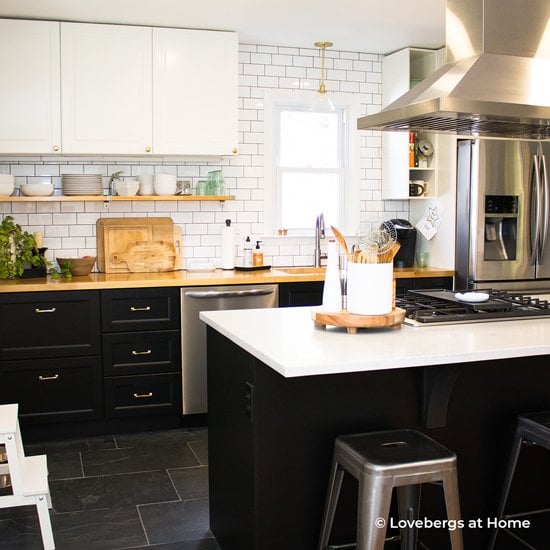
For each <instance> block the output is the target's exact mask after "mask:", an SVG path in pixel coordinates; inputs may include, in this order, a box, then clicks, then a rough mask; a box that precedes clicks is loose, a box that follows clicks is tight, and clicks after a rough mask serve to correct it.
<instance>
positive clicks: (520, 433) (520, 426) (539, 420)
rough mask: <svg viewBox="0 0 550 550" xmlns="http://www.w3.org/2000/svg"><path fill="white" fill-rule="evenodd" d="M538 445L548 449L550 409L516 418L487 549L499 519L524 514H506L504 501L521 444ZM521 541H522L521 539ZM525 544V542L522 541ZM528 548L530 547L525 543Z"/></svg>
mask: <svg viewBox="0 0 550 550" xmlns="http://www.w3.org/2000/svg"><path fill="white" fill-rule="evenodd" d="M524 444H525V445H540V446H541V447H543V448H544V449H548V450H549V451H550V411H543V412H536V413H529V414H520V415H519V416H518V419H517V425H516V433H515V434H514V441H513V443H512V452H511V454H510V458H509V460H508V468H507V470H506V476H505V478H504V484H503V486H502V494H501V496H500V503H499V505H498V511H497V527H496V528H495V529H494V530H493V532H492V533H491V540H490V541H489V546H488V547H487V550H492V549H493V547H494V545H495V542H496V538H497V535H498V531H499V528H498V524H499V522H500V520H501V519H510V518H512V517H518V516H523V515H525V514H513V515H506V514H505V513H504V509H505V508H506V502H507V500H508V495H509V493H510V488H511V486H512V481H513V479H514V472H515V470H516V466H517V463H518V459H519V454H520V451H521V446H522V445H524ZM541 511H542V510H532V511H531V512H529V513H533V514H535V513H537V512H541ZM514 537H515V538H516V539H519V540H521V539H520V538H519V537H518V536H517V535H514ZM522 542H523V541H522ZM524 544H526V543H524ZM526 546H527V547H528V548H532V547H531V546H529V545H527V544H526Z"/></svg>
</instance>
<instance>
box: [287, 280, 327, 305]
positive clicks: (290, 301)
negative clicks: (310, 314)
mask: <svg viewBox="0 0 550 550" xmlns="http://www.w3.org/2000/svg"><path fill="white" fill-rule="evenodd" d="M324 284H325V283H324V282H323V281H308V282H304V283H280V284H279V307H297V306H319V305H321V304H322V303H323V286H324Z"/></svg>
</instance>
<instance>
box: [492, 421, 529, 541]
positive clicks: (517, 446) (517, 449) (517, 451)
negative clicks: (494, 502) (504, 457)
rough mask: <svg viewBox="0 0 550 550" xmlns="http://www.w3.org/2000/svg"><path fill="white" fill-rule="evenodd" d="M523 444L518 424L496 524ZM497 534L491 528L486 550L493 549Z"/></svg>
mask: <svg viewBox="0 0 550 550" xmlns="http://www.w3.org/2000/svg"><path fill="white" fill-rule="evenodd" d="M522 444H523V430H522V429H521V428H520V427H519V426H518V427H517V428H516V433H515V434H514V441H513V443H512V452H511V454H510V458H509V459H508V467H507V469H506V476H505V477H504V483H503V485H502V495H501V496H500V502H499V504H498V509H497V515H496V517H497V525H498V520H501V519H502V516H503V515H504V509H505V508H506V502H507V501H508V495H509V494H510V488H511V487H512V480H513V479H514V473H515V471H516V466H517V464H518V459H519V454H520V452H521V445H522ZM497 535H498V527H495V528H494V529H493V532H492V533H491V539H490V540H489V545H488V546H487V550H493V547H494V546H495V542H496V539H497Z"/></svg>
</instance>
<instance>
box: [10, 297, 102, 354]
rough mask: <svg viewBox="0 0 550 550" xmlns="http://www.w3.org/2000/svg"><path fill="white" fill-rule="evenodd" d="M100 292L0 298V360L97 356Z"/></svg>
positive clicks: (99, 336)
mask: <svg viewBox="0 0 550 550" xmlns="http://www.w3.org/2000/svg"><path fill="white" fill-rule="evenodd" d="M100 353H101V335H100V323H99V292H97V291H76V290H75V291H67V292H63V291H59V292H24V293H14V294H4V295H2V296H1V297H0V359H33V358H36V359H37V360H39V359H42V358H44V357H74V356H83V355H100Z"/></svg>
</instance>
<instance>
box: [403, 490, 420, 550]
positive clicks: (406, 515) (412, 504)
mask: <svg viewBox="0 0 550 550" xmlns="http://www.w3.org/2000/svg"><path fill="white" fill-rule="evenodd" d="M421 487H422V486H421V485H406V486H404V487H398V488H397V509H398V514H399V519H405V520H409V521H414V520H416V519H418V513H419V508H420V491H421ZM399 532H400V534H401V550H415V549H416V541H417V538H418V528H417V527H411V528H406V527H405V528H400V529H399Z"/></svg>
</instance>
